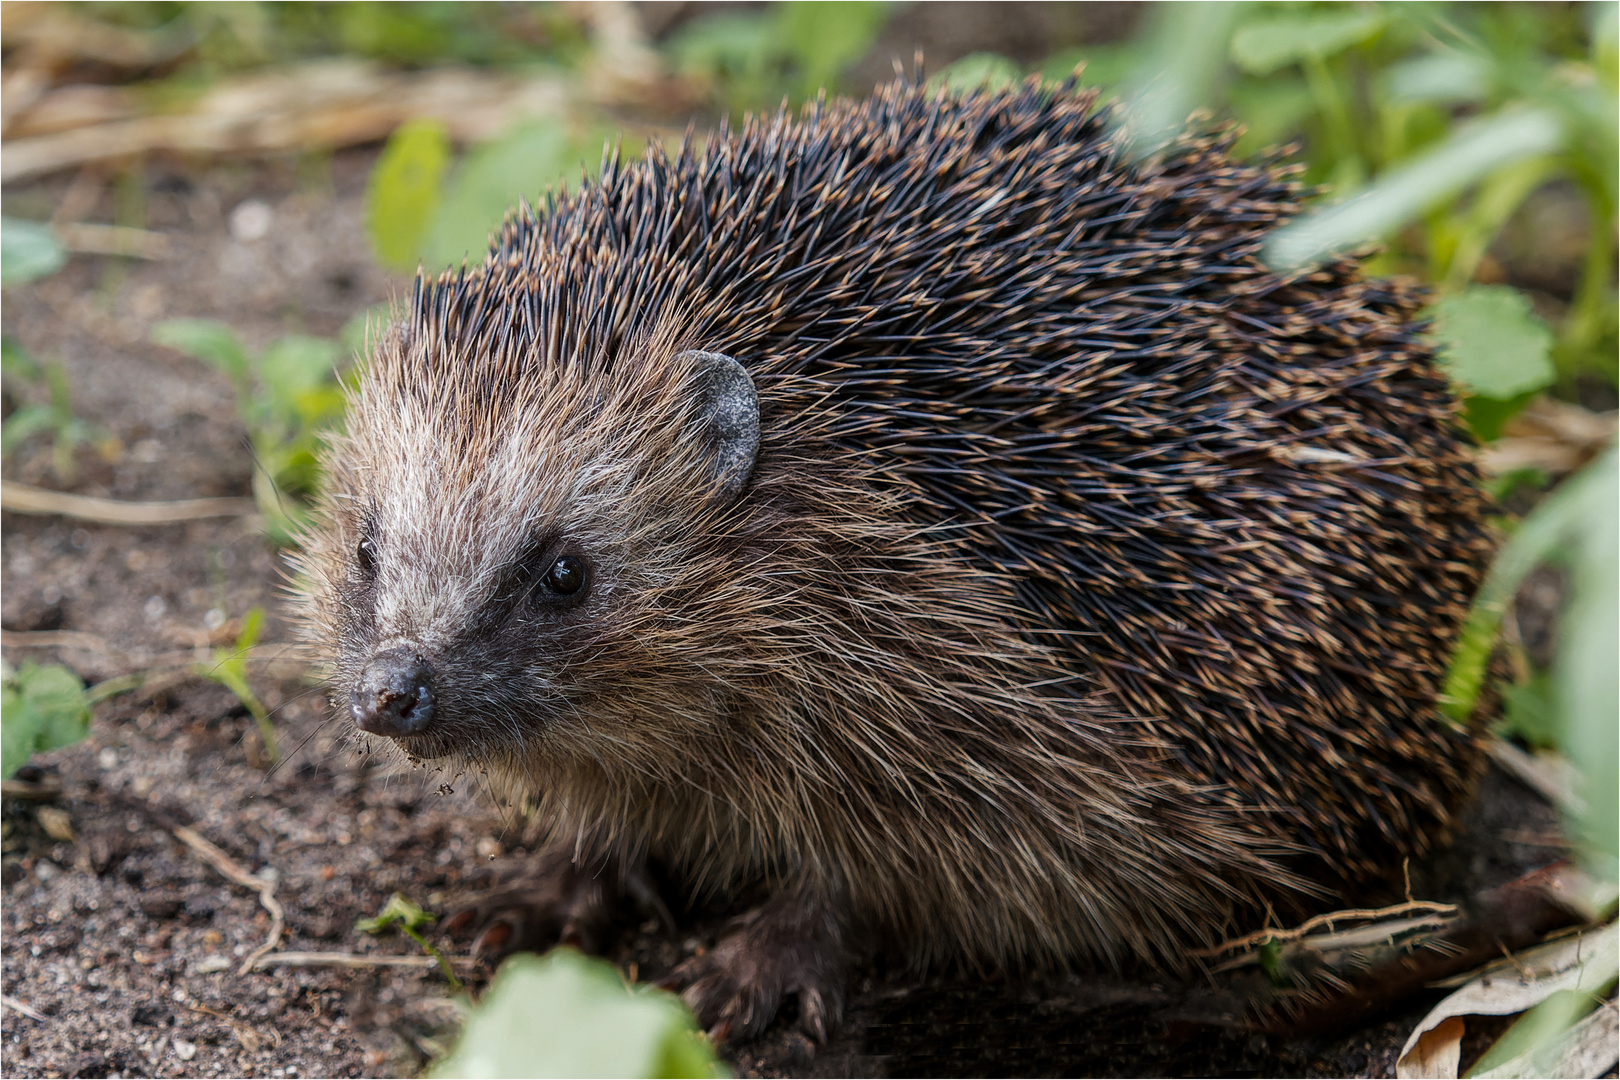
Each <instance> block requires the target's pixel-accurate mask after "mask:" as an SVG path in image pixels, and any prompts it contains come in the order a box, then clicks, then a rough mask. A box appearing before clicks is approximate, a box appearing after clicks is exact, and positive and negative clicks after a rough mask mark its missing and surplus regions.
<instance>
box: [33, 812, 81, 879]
mask: <svg viewBox="0 0 1620 1080" xmlns="http://www.w3.org/2000/svg"><path fill="white" fill-rule="evenodd" d="M34 817H35V818H37V819H38V820H39V827H40V828H42V829H44V830H45V835H46V836H49V837H50V838H51V839H52V840H60V841H62V843H64V844H71V843H72V842H73V819H72V818H71V817H69V816H68V812H67V811H66V810H63V809H62V808H61V807H60V806H42V807H40V808H39V809H38V810H35V811H34ZM39 865H40V867H45V866H49V865H50V863H48V862H41V863H40V864H39ZM35 873H39V869H38V868H36V869H35ZM40 880H42V881H43V880H44V877H43V875H41V877H40Z"/></svg>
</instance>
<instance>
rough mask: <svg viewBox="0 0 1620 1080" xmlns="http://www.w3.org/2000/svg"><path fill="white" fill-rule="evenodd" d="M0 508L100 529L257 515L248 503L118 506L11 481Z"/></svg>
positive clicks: (5, 483)
mask: <svg viewBox="0 0 1620 1080" xmlns="http://www.w3.org/2000/svg"><path fill="white" fill-rule="evenodd" d="M0 507H3V508H4V509H6V510H9V511H11V512H12V513H14V514H58V515H60V516H62V517H70V518H76V519H78V520H80V521H94V522H98V523H100V524H102V525H169V524H173V523H174V522H177V521H196V520H198V519H200V518H216V517H249V516H252V515H254V514H257V513H258V512H259V508H258V506H257V504H255V503H254V501H253V500H252V499H231V498H225V499H177V500H174V501H172V502H122V501H120V500H118V499H99V498H96V497H95V496H92V495H69V494H67V493H66V492H63V491H50V490H48V489H46V488H41V487H34V486H33V485H31V484H19V483H17V482H16V481H14V480H0Z"/></svg>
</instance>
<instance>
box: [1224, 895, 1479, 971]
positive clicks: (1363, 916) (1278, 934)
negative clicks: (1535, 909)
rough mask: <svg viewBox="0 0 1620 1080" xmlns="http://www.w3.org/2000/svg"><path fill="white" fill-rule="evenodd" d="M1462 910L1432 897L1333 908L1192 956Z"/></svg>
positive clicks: (1450, 913) (1239, 950) (1447, 915)
mask: <svg viewBox="0 0 1620 1080" xmlns="http://www.w3.org/2000/svg"><path fill="white" fill-rule="evenodd" d="M1459 910H1460V909H1459V908H1458V907H1457V905H1456V904H1442V903H1438V902H1436V901H1433V900H1408V901H1406V902H1405V903H1403V904H1392V905H1390V906H1389V907H1384V908H1350V909H1348V910H1345V911H1330V912H1327V913H1326V914H1324V915H1317V916H1314V917H1313V918H1310V919H1307V920H1305V921H1304V922H1302V923H1300V924H1299V925H1298V926H1296V927H1294V928H1293V929H1291V930H1270V929H1267V930H1257V931H1256V932H1254V933H1252V934H1246V935H1244V936H1243V937H1240V938H1233V939H1232V940H1231V941H1223V942H1221V943H1220V944H1219V945H1216V946H1215V947H1214V948H1211V949H1200V950H1198V951H1197V952H1195V953H1193V954H1192V955H1194V956H1197V957H1200V958H1202V959H1211V958H1213V957H1217V956H1223V955H1226V954H1228V953H1239V952H1242V951H1243V950H1245V949H1252V948H1254V947H1255V946H1256V945H1265V944H1267V943H1277V944H1282V943H1283V942H1288V941H1298V940H1299V939H1300V938H1303V937H1305V936H1307V935H1308V934H1310V933H1311V931H1313V930H1318V929H1321V928H1322V927H1324V926H1326V927H1328V928H1330V929H1331V928H1333V927H1334V926H1335V925H1336V924H1338V923H1343V922H1351V921H1355V922H1369V921H1376V920H1379V919H1394V918H1398V917H1402V916H1411V915H1428V916H1433V917H1435V918H1440V919H1445V918H1450V917H1451V916H1453V915H1456V914H1457V913H1458V911H1459Z"/></svg>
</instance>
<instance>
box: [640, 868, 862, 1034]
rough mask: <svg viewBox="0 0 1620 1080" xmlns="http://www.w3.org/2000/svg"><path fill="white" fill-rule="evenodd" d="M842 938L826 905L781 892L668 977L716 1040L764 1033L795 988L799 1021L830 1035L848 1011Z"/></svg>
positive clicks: (667, 982) (812, 1031) (813, 1031)
mask: <svg viewBox="0 0 1620 1080" xmlns="http://www.w3.org/2000/svg"><path fill="white" fill-rule="evenodd" d="M842 939H843V933H842V928H841V927H840V926H839V924H838V922H837V920H836V919H834V918H833V917H832V916H831V915H830V914H829V913H828V912H827V911H826V910H825V909H824V908H823V907H822V906H821V905H819V904H816V903H813V902H811V903H806V901H805V900H804V899H803V898H802V897H799V896H792V895H790V896H782V897H777V898H776V899H774V900H772V901H771V902H770V903H767V904H766V905H765V906H764V907H762V908H760V909H758V910H757V911H754V912H752V913H750V914H748V915H745V916H743V917H742V918H741V919H739V920H737V922H736V923H734V924H733V925H732V927H731V928H730V929H729V930H728V931H727V932H726V933H725V934H724V935H723V936H722V937H721V938H720V940H719V941H718V942H716V943H715V946H714V948H712V949H710V950H708V951H707V952H704V953H700V954H699V955H697V956H694V957H692V958H691V959H689V960H687V961H686V962H684V963H683V964H681V965H680V966H679V967H678V968H676V969H675V970H674V971H673V972H672V973H671V974H670V976H669V977H668V978H667V979H665V980H664V981H663V985H665V986H666V987H668V988H670V989H677V988H678V989H681V997H682V999H683V1000H684V1001H685V1002H686V1003H687V1005H688V1006H690V1007H691V1009H692V1011H693V1013H695V1014H696V1015H697V1019H698V1023H699V1024H700V1025H701V1026H702V1027H704V1028H705V1029H707V1030H708V1032H709V1034H710V1035H711V1036H712V1037H713V1038H714V1039H715V1040H716V1041H723V1040H725V1039H728V1038H736V1039H751V1038H754V1037H755V1036H757V1035H759V1034H761V1033H762V1032H763V1031H764V1030H765V1029H766V1027H768V1026H769V1025H770V1022H771V1020H772V1019H774V1018H775V1016H776V1011H777V1008H778V1007H779V1006H780V1005H781V1003H782V999H783V997H784V996H786V995H788V994H796V995H797V996H798V999H799V1023H800V1025H801V1026H802V1027H803V1028H804V1030H805V1032H806V1033H807V1034H809V1035H810V1036H811V1037H812V1038H814V1039H815V1040H816V1041H817V1042H819V1043H825V1042H826V1041H827V1039H828V1038H830V1037H831V1036H832V1034H833V1033H834V1032H836V1031H837V1029H838V1024H839V1022H840V1021H841V1020H842V1019H843V1012H844V979H845V977H846V975H847V974H848V968H849V961H848V957H847V955H846V952H845V949H844V945H843V940H842Z"/></svg>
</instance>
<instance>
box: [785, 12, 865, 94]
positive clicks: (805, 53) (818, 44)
mask: <svg viewBox="0 0 1620 1080" xmlns="http://www.w3.org/2000/svg"><path fill="white" fill-rule="evenodd" d="M888 7H889V6H888V5H887V4H884V3H874V2H872V0H787V2H786V3H781V4H777V5H775V6H774V7H773V9H772V10H773V13H774V14H775V15H776V17H777V30H776V35H777V38H776V39H777V41H778V42H779V43H781V44H782V45H784V46H785V47H786V48H787V51H788V53H789V54H790V55H791V56H792V57H793V59H794V60H795V61H797V63H798V68H799V89H800V92H801V93H804V94H814V93H815V92H816V91H817V90H821V89H823V88H826V89H829V90H836V89H837V84H838V76H839V75H840V74H841V73H842V72H843V70H844V69H845V68H846V67H848V66H849V65H850V64H853V63H854V62H855V61H857V60H859V59H860V58H861V57H863V56H865V55H866V53H867V51H868V50H869V49H871V47H872V43H873V42H874V41H876V40H877V35H878V32H879V31H881V30H882V29H883V24H884V23H885V22H887V21H888V17H889V13H888Z"/></svg>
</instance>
